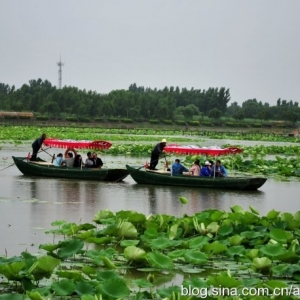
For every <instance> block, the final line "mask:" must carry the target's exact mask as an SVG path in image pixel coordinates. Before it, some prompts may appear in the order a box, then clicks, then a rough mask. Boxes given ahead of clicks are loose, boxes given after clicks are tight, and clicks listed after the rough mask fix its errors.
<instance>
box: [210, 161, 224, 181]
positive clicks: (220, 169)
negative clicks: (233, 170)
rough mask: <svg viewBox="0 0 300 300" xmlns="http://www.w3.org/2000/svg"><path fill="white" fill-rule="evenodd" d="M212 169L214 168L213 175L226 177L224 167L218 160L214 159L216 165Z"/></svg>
mask: <svg viewBox="0 0 300 300" xmlns="http://www.w3.org/2000/svg"><path fill="white" fill-rule="evenodd" d="M213 170H214V172H213V175H214V176H215V177H227V175H228V174H227V170H226V168H225V167H224V166H223V165H222V164H221V161H220V160H217V161H216V166H215V168H214V169H213ZM213 175H212V176H213Z"/></svg>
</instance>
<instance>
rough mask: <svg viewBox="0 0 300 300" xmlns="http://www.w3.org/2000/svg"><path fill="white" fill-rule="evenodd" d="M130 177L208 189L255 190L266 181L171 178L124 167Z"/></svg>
mask: <svg viewBox="0 0 300 300" xmlns="http://www.w3.org/2000/svg"><path fill="white" fill-rule="evenodd" d="M126 169H127V170H128V172H129V174H130V175H131V177H132V178H133V179H134V181H136V182H137V183H140V184H154V185H171V186H172V185H173V186H186V187H197V188H209V189H226V190H257V189H259V188H260V187H261V186H262V185H263V184H264V183H265V182H266V181H267V178H263V177H216V178H213V177H200V176H191V175H176V176H171V174H170V172H161V171H150V170H141V167H133V166H128V165H126Z"/></svg>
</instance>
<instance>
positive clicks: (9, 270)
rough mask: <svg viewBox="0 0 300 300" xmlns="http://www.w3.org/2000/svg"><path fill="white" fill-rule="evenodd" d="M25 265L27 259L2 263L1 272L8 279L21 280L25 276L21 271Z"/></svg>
mask: <svg viewBox="0 0 300 300" xmlns="http://www.w3.org/2000/svg"><path fill="white" fill-rule="evenodd" d="M25 267H26V263H25V261H17V262H12V263H10V264H6V265H0V274H3V275H4V276H5V277H6V278H7V279H8V280H16V281H20V280H21V279H22V278H23V275H22V274H21V271H22V270H24V269H25Z"/></svg>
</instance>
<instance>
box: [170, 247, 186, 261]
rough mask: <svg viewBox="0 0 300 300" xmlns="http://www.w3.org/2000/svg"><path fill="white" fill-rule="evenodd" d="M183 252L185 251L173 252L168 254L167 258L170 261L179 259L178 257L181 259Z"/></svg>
mask: <svg viewBox="0 0 300 300" xmlns="http://www.w3.org/2000/svg"><path fill="white" fill-rule="evenodd" d="M185 251H186V250H185V249H178V250H174V251H171V252H169V253H168V256H169V257H170V258H172V259H174V258H179V257H182V258H183V255H184V253H185Z"/></svg>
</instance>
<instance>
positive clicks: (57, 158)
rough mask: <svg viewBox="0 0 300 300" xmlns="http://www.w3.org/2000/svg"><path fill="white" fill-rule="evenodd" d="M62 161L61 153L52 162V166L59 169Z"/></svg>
mask: <svg viewBox="0 0 300 300" xmlns="http://www.w3.org/2000/svg"><path fill="white" fill-rule="evenodd" d="M62 160H63V154H62V153H59V154H57V156H56V158H55V159H54V161H53V164H54V166H55V167H60V166H61V165H62Z"/></svg>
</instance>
